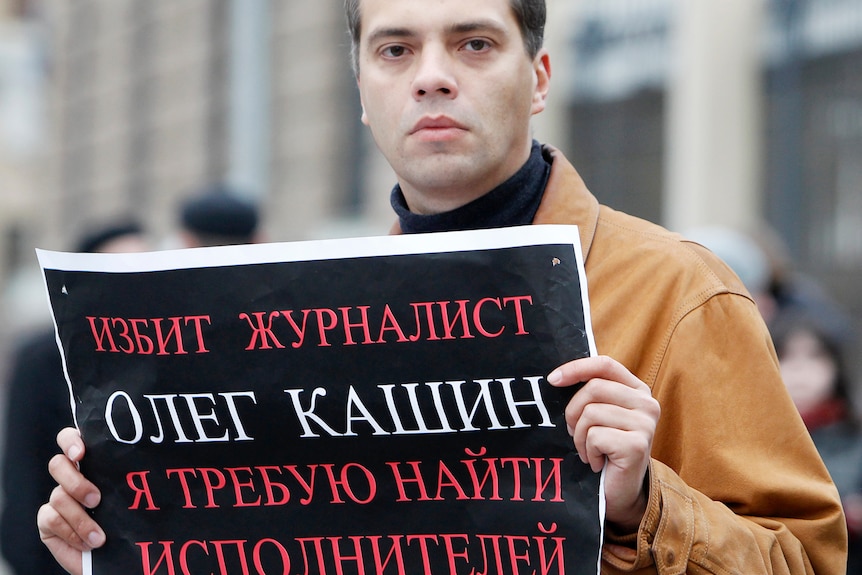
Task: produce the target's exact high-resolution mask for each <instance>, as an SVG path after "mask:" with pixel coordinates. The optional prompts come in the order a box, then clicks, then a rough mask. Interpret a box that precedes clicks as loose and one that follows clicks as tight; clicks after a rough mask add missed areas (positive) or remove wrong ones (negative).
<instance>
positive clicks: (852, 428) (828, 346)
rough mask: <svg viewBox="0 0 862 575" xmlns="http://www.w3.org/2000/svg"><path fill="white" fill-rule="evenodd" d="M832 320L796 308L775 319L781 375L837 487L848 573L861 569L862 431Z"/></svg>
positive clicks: (775, 337)
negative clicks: (844, 520) (845, 533)
mask: <svg viewBox="0 0 862 575" xmlns="http://www.w3.org/2000/svg"><path fill="white" fill-rule="evenodd" d="M831 327H832V325H831V323H830V322H824V321H823V318H821V317H820V316H818V315H816V314H815V313H811V312H810V311H807V310H804V309H801V308H799V307H798V306H797V307H793V308H788V309H786V310H783V311H780V312H779V313H778V315H776V317H775V318H774V320H773V321H772V322H771V324H770V326H769V328H770V331H771V333H772V338H773V341H774V342H775V349H776V352H777V353H778V359H779V362H780V365H781V375H782V377H783V379H784V383H785V385H786V386H787V389H788V391H789V392H790V397H791V398H792V399H793V403H794V404H795V405H796V407H797V409H798V410H799V413H800V415H801V416H802V420H803V421H804V422H805V426H806V427H807V428H808V431H809V432H810V433H811V437H812V439H814V444H815V445H816V446H817V450H818V451H819V452H820V455H821V457H822V458H823V461H824V463H826V467H827V469H828V470H829V473H830V474H831V475H832V479H833V481H834V482H835V485H836V487H838V492H839V493H840V495H841V502H842V504H843V506H844V513H845V516H846V518H847V528H848V531H849V557H848V564H847V573H848V574H857V573H862V433H860V424H859V419H858V414H857V412H856V410H855V408H854V403H853V400H852V394H851V389H852V387H851V381H850V379H851V378H850V374H849V372H848V370H847V369H846V366H845V363H844V357H845V356H844V353H843V352H844V349H843V348H842V347H841V345H840V334H839V333H834V332H833V331H831Z"/></svg>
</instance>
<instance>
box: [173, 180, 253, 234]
mask: <svg viewBox="0 0 862 575" xmlns="http://www.w3.org/2000/svg"><path fill="white" fill-rule="evenodd" d="M259 219H260V218H259V215H258V210H257V206H256V205H255V204H254V203H252V202H250V201H248V200H246V199H245V198H243V197H241V196H240V195H239V194H238V193H237V192H236V191H234V190H233V189H231V188H230V187H228V186H226V185H223V184H219V185H215V186H211V187H206V188H204V189H202V190H200V191H199V192H197V193H195V194H193V195H191V196H189V197H188V198H186V199H185V200H184V201H183V202H182V205H181V206H180V210H179V220H180V221H179V223H180V230H179V236H180V237H179V240H180V244H181V245H182V246H183V247H189V248H200V247H207V246H229V245H237V244H253V243H258V242H260V241H261V237H262V236H261V233H260V231H259V230H258V225H259Z"/></svg>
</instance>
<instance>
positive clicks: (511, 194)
mask: <svg viewBox="0 0 862 575" xmlns="http://www.w3.org/2000/svg"><path fill="white" fill-rule="evenodd" d="M550 173H551V164H550V160H549V159H546V158H545V157H544V155H543V154H542V146H541V145H540V144H539V143H538V142H536V141H535V140H534V141H533V147H532V149H531V150H530V158H529V159H528V160H527V163H525V164H524V165H523V166H522V167H521V169H520V170H518V171H517V172H516V173H515V175H513V176H512V177H511V178H509V179H508V180H506V181H505V182H503V183H502V184H500V185H499V186H497V187H496V188H494V189H493V190H491V191H490V192H488V193H487V194H485V195H484V196H482V197H480V198H477V199H475V200H473V201H472V202H470V203H469V204H465V205H463V206H461V207H460V208H456V209H454V210H452V211H450V212H443V213H441V214H433V215H428V216H425V215H419V214H414V213H413V212H411V211H410V209H409V208H408V207H407V202H406V201H405V200H404V194H403V193H402V192H401V186H399V185H397V184H396V185H395V187H394V188H393V189H392V195H391V198H390V201H391V203H392V208H393V209H394V210H395V213H396V214H397V215H398V220H399V222H400V223H401V230H402V231H403V232H404V233H405V234H413V233H423V232H451V231H459V230H478V229H487V228H503V227H508V226H520V225H527V224H530V223H532V221H533V218H534V217H535V215H536V211H537V210H538V209H539V202H541V200H542V194H544V192H545V185H546V184H547V183H548V176H549V175H550Z"/></svg>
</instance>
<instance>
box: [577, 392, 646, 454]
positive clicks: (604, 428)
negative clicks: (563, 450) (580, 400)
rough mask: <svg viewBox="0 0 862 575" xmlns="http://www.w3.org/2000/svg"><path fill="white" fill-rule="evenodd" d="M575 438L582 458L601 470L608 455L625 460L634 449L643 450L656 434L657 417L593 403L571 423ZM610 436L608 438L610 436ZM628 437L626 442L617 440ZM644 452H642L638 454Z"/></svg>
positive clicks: (639, 452)
mask: <svg viewBox="0 0 862 575" xmlns="http://www.w3.org/2000/svg"><path fill="white" fill-rule="evenodd" d="M570 428H571V430H572V441H573V442H574V444H575V449H576V450H577V452H578V455H580V457H581V460H582V461H584V462H585V463H590V465H591V466H592V467H593V469H594V470H597V467H596V466H598V468H599V469H600V468H601V466H602V463H603V461H604V458H605V457H608V458H610V459H612V460H614V461H616V460H618V459H624V458H625V457H627V456H628V454H629V451H630V450H642V449H643V448H644V446H646V449H647V451H646V453H649V442H650V441H651V438H652V437H653V435H654V434H655V419H653V418H652V417H651V416H650V415H649V414H647V413H644V412H642V411H637V410H630V409H625V408H622V407H619V406H616V405H607V404H595V403H593V404H589V405H587V406H586V407H585V408H584V410H583V413H582V414H581V416H580V417H579V418H578V419H577V420H576V421H574V422H573V423H572V424H570ZM606 438H607V439H606ZM622 439H627V440H628V441H627V442H626V443H614V441H619V440H622ZM641 454H642V451H638V457H640V455H641Z"/></svg>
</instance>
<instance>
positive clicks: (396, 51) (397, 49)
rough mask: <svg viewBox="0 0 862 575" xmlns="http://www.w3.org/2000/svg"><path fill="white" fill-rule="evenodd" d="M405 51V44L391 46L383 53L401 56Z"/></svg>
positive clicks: (388, 55)
mask: <svg viewBox="0 0 862 575" xmlns="http://www.w3.org/2000/svg"><path fill="white" fill-rule="evenodd" d="M404 52H405V50H404V46H389V47H388V48H386V49H384V50H383V55H384V56H386V57H388V58H400V57H401V56H403V55H404Z"/></svg>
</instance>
